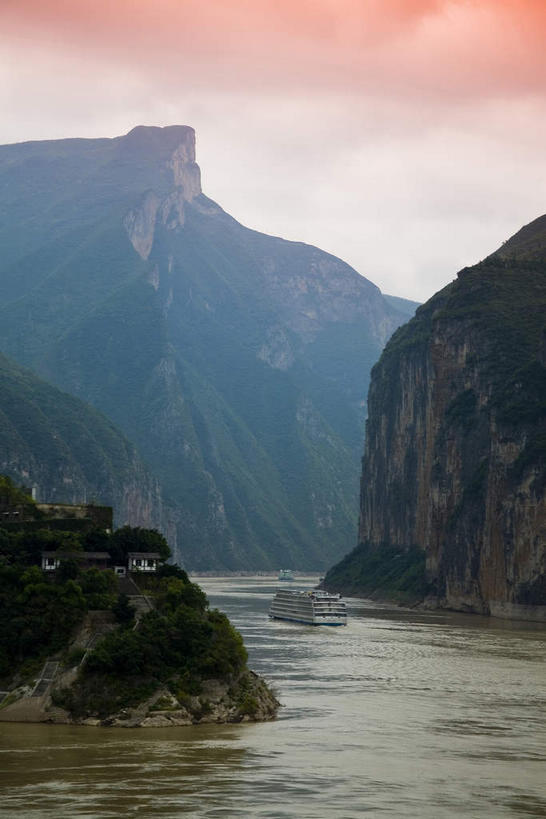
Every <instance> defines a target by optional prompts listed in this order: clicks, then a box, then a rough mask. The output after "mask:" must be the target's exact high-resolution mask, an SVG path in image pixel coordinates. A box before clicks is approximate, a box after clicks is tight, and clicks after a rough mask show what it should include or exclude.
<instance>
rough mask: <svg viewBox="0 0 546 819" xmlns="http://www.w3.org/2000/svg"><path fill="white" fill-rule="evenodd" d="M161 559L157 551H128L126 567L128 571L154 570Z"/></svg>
mask: <svg viewBox="0 0 546 819" xmlns="http://www.w3.org/2000/svg"><path fill="white" fill-rule="evenodd" d="M161 561H162V557H161V555H160V554H159V552H129V554H128V555H127V568H128V570H129V571H130V572H156V571H157V569H158V566H159V563H160V562H161Z"/></svg>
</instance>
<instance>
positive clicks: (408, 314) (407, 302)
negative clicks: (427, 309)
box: [383, 293, 421, 320]
mask: <svg viewBox="0 0 546 819" xmlns="http://www.w3.org/2000/svg"><path fill="white" fill-rule="evenodd" d="M383 298H384V299H385V301H387V302H388V303H389V304H391V305H392V306H393V307H394V309H395V310H398V312H399V313H401V314H402V315H403V316H405V318H406V320H407V319H410V318H413V316H414V315H415V311H416V310H417V308H418V307H419V306H420V304H421V302H419V301H411V299H402V298H400V296H388V295H387V294H386V293H383Z"/></svg>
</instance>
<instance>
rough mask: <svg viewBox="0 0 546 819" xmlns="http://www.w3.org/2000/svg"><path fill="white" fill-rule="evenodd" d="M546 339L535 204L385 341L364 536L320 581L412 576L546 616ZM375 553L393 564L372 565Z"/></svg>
mask: <svg viewBox="0 0 546 819" xmlns="http://www.w3.org/2000/svg"><path fill="white" fill-rule="evenodd" d="M545 350H546V216H543V217H541V218H540V219H537V220H536V221H535V222H533V223H532V224H531V225H528V226H527V227H525V228H523V229H522V230H521V231H520V232H519V233H518V234H516V235H515V236H514V237H513V238H512V239H511V240H510V241H509V242H507V243H505V244H504V245H503V246H502V248H501V249H500V250H498V251H497V252H496V253H494V254H492V255H491V256H490V257H488V258H487V259H485V260H484V261H483V262H481V263H480V264H478V265H476V266H474V267H472V268H466V269H464V270H462V271H461V272H460V273H459V274H458V279H457V280H456V281H455V282H453V283H452V284H450V285H449V286H448V287H446V288H445V289H444V290H442V291H441V292H440V293H438V294H436V296H434V297H433V298H432V299H431V300H430V301H429V302H427V304H425V305H424V306H423V307H421V308H420V309H419V310H418V311H417V315H416V317H415V318H414V319H413V320H412V321H411V322H409V324H407V325H405V326H404V327H403V328H401V329H399V330H398V331H397V332H396V333H395V334H394V336H393V337H392V339H391V341H390V342H389V344H388V345H387V347H386V349H385V351H384V353H383V355H382V357H381V359H380V361H379V363H378V364H377V365H376V367H375V368H374V370H373V372H372V380H371V385H370V392H369V402H368V406H369V420H368V423H367V438H366V445H365V453H364V458H363V473H362V482H361V505H360V523H359V543H360V545H359V547H357V549H356V550H355V552H353V553H352V555H350V556H349V557H348V558H346V559H345V560H344V561H343V562H342V563H341V564H338V566H336V567H334V569H332V570H331V571H330V572H329V574H328V575H327V585H329V586H330V587H335V588H346V589H347V588H350V589H351V590H352V591H355V590H356V591H361V592H363V593H364V592H368V593H369V592H371V591H375V592H376V594H382V593H383V595H384V596H389V594H390V592H392V590H393V587H394V588H397V590H398V591H406V592H408V591H411V587H412V583H415V581H417V586H416V587H415V590H416V591H419V592H420V593H421V594H422V593H423V592H424V591H425V590H426V592H428V603H429V604H430V605H440V606H445V607H449V608H452V609H457V610H463V611H465V610H466V611H474V612H481V613H491V614H494V615H499V616H505V617H514V618H518V617H520V618H528V619H546V575H545V569H546V497H545V491H546V366H545V365H546V355H545ZM423 551H424V553H425V556H426V561H422V562H421V564H420V565H421V566H422V567H423V568H425V564H426V572H425V576H424V577H419V570H418V566H419V561H420V557H419V556H420V555H422V553H423ZM409 554H412V555H413V556H414V558H415V559H414V561H413V567H412V566H409V567H408V566H407V565H406V564H407V561H406V563H404V561H405V560H406V558H407V556H408V555H409ZM381 555H383V556H385V557H387V556H388V558H389V561H390V565H389V566H385V567H384V569H383V570H382V571H376V570H377V561H378V560H380V558H381ZM396 560H402V563H404V565H405V567H406V569H407V571H406V574H405V575H402V574H400V573H398V575H397V572H396V567H395V564H394V561H396ZM410 562H411V561H410ZM372 566H373V567H374V572H375V573H374V575H373V577H371V573H370V567H372ZM393 578H394V579H395V581H396V582H394V583H393ZM405 581H407V582H405Z"/></svg>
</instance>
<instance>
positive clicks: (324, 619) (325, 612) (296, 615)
mask: <svg viewBox="0 0 546 819" xmlns="http://www.w3.org/2000/svg"><path fill="white" fill-rule="evenodd" d="M269 616H270V617H271V618H272V619H273V620H292V621H293V622H295V623H305V624H306V625H308V626H346V625H347V607H346V605H345V601H344V600H342V599H341V597H340V595H339V594H329V592H325V591H320V590H318V589H313V591H295V590H292V589H279V590H278V591H277V594H276V595H275V599H274V600H273V602H272V603H271V608H270V609H269Z"/></svg>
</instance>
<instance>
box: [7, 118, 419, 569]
mask: <svg viewBox="0 0 546 819" xmlns="http://www.w3.org/2000/svg"><path fill="white" fill-rule="evenodd" d="M0 180H1V184H0V217H1V218H0V247H2V254H1V257H0V284H1V287H2V294H3V299H2V303H1V304H0V348H1V349H3V350H4V351H5V352H6V354H8V355H9V356H11V357H12V358H14V359H16V360H17V361H18V362H19V363H21V364H23V365H24V366H28V367H31V368H32V369H33V370H34V371H35V372H37V373H38V374H39V375H40V376H42V377H44V378H46V379H47V380H48V381H50V382H51V383H54V384H56V385H57V386H58V387H60V388H61V389H63V390H66V391H68V392H70V393H72V394H74V395H77V396H78V397H79V398H81V399H83V400H84V401H86V402H88V403H89V404H91V405H92V406H94V407H96V408H97V409H99V410H100V411H101V412H103V413H104V414H105V415H106V416H107V417H108V418H110V419H111V420H112V421H113V423H114V424H115V425H116V426H117V427H118V428H119V429H121V430H122V431H123V434H124V435H125V436H127V438H128V439H129V440H130V441H131V442H132V443H133V444H134V445H135V446H136V447H137V449H138V451H139V453H140V454H141V455H142V456H143V458H144V459H145V460H146V462H147V463H148V464H149V465H150V467H151V469H152V470H153V471H154V474H155V475H156V477H157V479H158V481H159V482H160V485H161V488H162V491H163V497H164V498H166V499H167V501H168V503H169V505H170V507H171V508H173V507H174V509H175V520H174V525H175V527H176V546H175V545H174V541H173V537H171V536H170V535H169V532H168V531H166V532H165V533H166V534H167V535H168V536H169V542H170V543H171V545H172V546H173V548H174V549H175V554H176V557H177V559H178V560H179V561H180V562H183V563H184V565H185V566H186V567H187V568H188V569H200V570H210V569H218V570H239V569H246V570H248V569H251V568H253V569H275V568H278V567H279V566H291V567H292V568H294V569H322V568H326V567H327V566H328V565H330V564H331V563H332V562H333V561H334V560H336V559H338V558H339V556H340V555H342V554H343V553H344V551H345V550H346V548H347V544H348V543H350V542H351V539H352V536H353V533H354V522H355V519H356V515H357V508H358V476H359V469H360V464H359V457H360V447H361V442H362V436H363V429H364V417H365V396H366V392H367V386H368V373H369V371H370V369H371V366H372V364H374V363H375V361H376V360H377V358H378V357H379V354H380V352H381V349H382V348H383V346H384V344H385V342H386V340H387V338H388V337H389V336H390V334H391V333H392V332H393V331H394V330H395V328H396V327H398V326H399V325H400V324H401V323H402V322H403V321H404V320H405V316H404V315H403V314H402V313H400V312H399V311H398V310H397V309H396V308H395V307H393V306H392V304H390V303H389V302H387V301H386V300H385V299H384V298H383V296H382V295H381V292H380V291H379V289H378V288H377V287H376V286H375V285H374V284H372V283H371V282H370V281H368V280H367V279H365V278H364V277H363V276H360V275H359V274H358V273H357V272H356V271H355V270H353V269H352V268H351V267H349V266H348V265H347V264H345V263H344V262H342V261H341V260H340V259H336V258H335V257H334V256H331V255H330V254H328V253H325V252H323V251H321V250H319V249H318V248H316V247H311V246H309V245H305V244H301V243H298V242H287V241H283V240H282V239H279V238H276V237H273V236H267V235H265V234H261V233H258V232H257V231H253V230H249V229H248V228H246V227H244V226H243V225H241V224H239V223H238V222H237V221H236V220H235V219H233V218H232V217H231V216H229V215H228V214H227V213H226V212H225V211H224V210H223V209H222V208H221V207H220V206H219V205H217V204H216V203H214V202H212V201H211V200H210V199H208V198H207V197H206V196H205V195H204V194H203V193H202V192H201V182H200V171H199V167H198V166H197V164H196V162H195V134H194V131H193V129H192V128H189V127H186V126H170V127H166V128H154V127H137V128H134V129H133V130H132V131H130V132H129V133H128V134H125V135H124V136H120V137H116V138H115V139H98V140H95V139H93V140H79V139H78V140H61V141H51V142H38V143H32V142H30V143H22V144H20V145H7V146H0ZM0 406H1V402H0ZM164 531H165V530H164Z"/></svg>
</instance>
